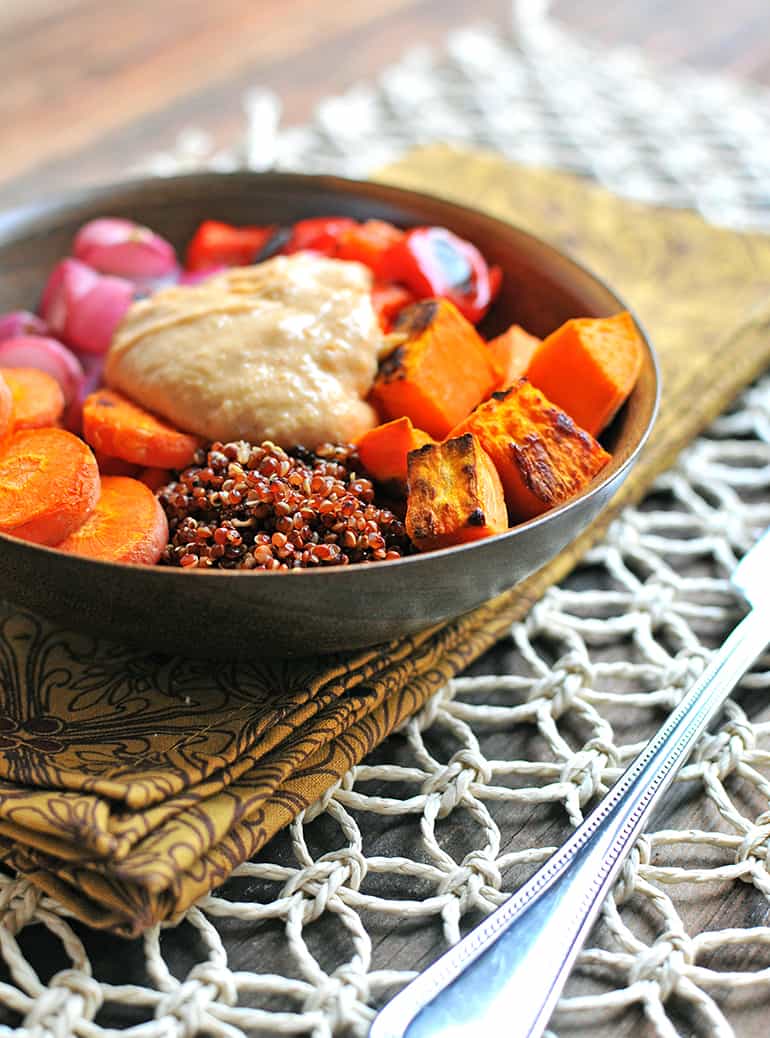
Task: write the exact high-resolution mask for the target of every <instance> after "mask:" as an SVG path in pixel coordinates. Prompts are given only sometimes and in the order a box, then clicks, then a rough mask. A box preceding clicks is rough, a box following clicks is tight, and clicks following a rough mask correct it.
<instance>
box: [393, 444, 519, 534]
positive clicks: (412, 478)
mask: <svg viewBox="0 0 770 1038" xmlns="http://www.w3.org/2000/svg"><path fill="white" fill-rule="evenodd" d="M405 525H406V532H407V533H408V534H409V536H410V538H411V539H412V541H413V542H414V544H415V546H416V547H417V548H419V549H420V550H421V551H430V550H431V549H434V548H447V547H449V546H450V545H452V544H465V543H466V542H467V541H477V540H480V539H481V538H482V537H491V536H492V535H493V534H496V533H502V532H503V531H504V530H507V529H508V513H507V511H506V508H505V498H504V495H503V487H502V484H501V482H500V477H499V476H498V474H497V470H496V469H495V466H494V464H493V463H492V460H491V458H490V457H489V455H488V454H487V453H486V452H485V451H484V450H482V448H481V445H480V444H479V441H478V440H477V439H476V437H475V436H473V435H471V434H470V433H465V435H463V436H457V437H454V438H453V439H451V440H445V441H444V442H443V443H428V444H426V445H425V446H424V447H420V448H418V449H417V450H415V451H411V452H410V454H409V498H408V500H407V506H406V522H405Z"/></svg>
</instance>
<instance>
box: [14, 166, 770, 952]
mask: <svg viewBox="0 0 770 1038" xmlns="http://www.w3.org/2000/svg"><path fill="white" fill-rule="evenodd" d="M383 179H387V180H388V181H389V182H392V183H397V184H401V185H404V186H410V187H416V188H426V189H429V190H433V189H435V185H437V184H439V185H441V192H442V193H443V194H445V195H447V196H449V197H452V198H455V199H457V200H459V201H462V200H464V199H465V200H468V199H471V200H473V201H474V202H475V203H476V204H477V205H478V204H479V200H481V203H482V205H483V207H484V208H485V209H488V210H489V211H490V212H491V213H493V214H495V215H498V216H502V217H503V218H507V219H510V220H512V221H514V222H516V223H518V224H520V225H521V226H523V227H525V228H527V229H530V230H532V231H534V232H535V233H538V234H540V235H541V236H543V237H545V238H547V239H550V240H551V241H553V242H554V243H556V244H557V245H560V246H561V247H562V248H566V249H567V250H568V251H570V252H572V253H573V254H575V255H576V256H577V257H578V258H580V259H582V260H583V261H584V262H586V263H587V264H588V265H589V266H592V267H594V268H595V269H596V270H597V271H599V272H600V273H602V274H603V275H604V276H605V277H606V278H607V280H608V281H609V282H610V283H611V284H612V285H613V286H615V287H616V288H617V289H618V291H619V292H620V293H621V294H623V295H624V296H625V298H626V299H627V301H628V302H629V304H630V305H631V306H632V307H633V308H634V309H635V310H636V312H637V314H638V315H639V317H640V318H641V320H642V322H643V323H644V324H645V325H646V327H647V329H648V330H649V332H650V334H651V336H652V339H653V341H654V342H655V343H656V345H657V347H658V349H659V351H660V355H661V360H662V367H663V377H664V398H663V406H662V410H661V415H660V419H659V422H658V425H657V428H656V431H655V433H654V434H653V437H652V438H651V441H650V443H649V447H648V449H646V451H645V452H644V454H643V456H642V458H641V460H640V461H639V462H638V464H637V466H636V467H635V469H634V471H633V472H632V474H631V476H630V477H629V479H628V481H627V483H626V484H625V486H624V488H623V489H622V490H621V492H620V493H619V494H618V496H617V497H616V498H615V499H614V500H613V502H612V503H611V505H610V507H609V509H607V510H606V511H605V513H604V514H603V515H602V516H601V517H600V518H599V520H598V521H597V522H596V523H594V524H593V526H592V527H591V528H590V530H588V531H587V532H586V533H585V534H583V535H582V536H581V537H580V538H579V539H578V541H577V542H576V543H575V544H573V545H572V546H571V547H570V548H568V549H567V550H565V552H563V553H562V554H561V555H560V556H559V557H558V558H557V559H556V560H554V562H553V563H551V564H550V565H549V566H547V567H546V568H545V569H543V570H541V571H540V572H539V573H537V574H535V575H534V576H533V577H532V578H530V579H529V580H528V581H526V582H525V583H524V584H523V585H521V586H519V587H518V588H516V589H515V590H513V591H511V592H508V593H507V594H505V595H502V596H500V597H499V598H497V599H495V600H494V601H492V602H490V603H488V604H487V605H485V606H483V607H481V608H480V609H477V610H475V611H474V612H473V613H470V614H467V615H466V616H464V617H461V618H460V619H459V620H456V621H454V622H451V623H448V624H444V625H442V626H440V627H436V628H433V629H431V630H429V631H427V632H425V633H423V634H421V635H419V636H417V637H413V638H407V639H403V640H400V641H396V642H393V643H391V644H389V645H386V646H382V647H379V648H378V649H373V650H364V651H359V652H356V653H353V654H347V655H338V656H334V657H325V658H315V659H307V660H293V661H288V662H286V661H284V662H276V661H265V662H256V663H238V664H231V665H227V664H220V663H217V664H213V663H212V664H207V663H201V662H198V661H188V660H182V659H175V658H164V657H160V656H157V655H147V654H142V653H140V652H136V651H134V650H128V649H123V648H120V647H116V646H115V645H112V644H109V643H106V642H96V641H94V640H93V639H91V638H88V637H86V636H83V635H79V634H74V633H71V632H67V631H63V630H61V629H59V628H56V627H54V626H52V625H50V624H48V623H47V622H45V621H43V620H40V619H38V618H36V617H33V616H31V615H30V614H28V613H20V612H19V611H18V610H17V609H15V608H14V607H13V606H12V605H10V604H6V605H4V606H0V860H2V861H4V862H5V863H6V864H7V865H8V866H10V867H12V868H13V869H16V870H18V871H19V872H22V873H24V874H26V875H27V876H28V877H29V878H30V879H31V880H32V882H33V883H35V884H36V885H37V886H39V887H41V888H42V889H44V890H45V891H47V892H49V893H51V894H53V895H54V896H55V897H56V898H58V899H59V900H60V901H61V902H63V903H64V904H65V905H66V906H67V907H68V908H69V909H70V910H71V911H72V912H74V913H75V915H76V916H78V917H79V918H81V919H83V920H85V921H86V922H88V923H90V924H91V925H94V926H100V927H105V928H108V929H110V930H112V931H114V932H115V933H120V934H124V935H126V936H133V935H136V934H138V933H140V932H141V931H142V930H143V929H145V928H147V927H148V926H150V925H152V924H153V923H155V922H157V921H159V920H163V919H169V918H172V917H173V916H175V915H176V914H177V913H179V912H181V911H183V910H184V909H185V908H186V907H187V906H188V905H189V904H191V902H193V901H194V900H195V899H196V898H198V897H200V896H201V895H202V894H204V893H205V892H207V891H208V890H210V889H211V888H212V887H214V886H216V885H218V884H219V883H221V882H223V881H224V880H225V879H226V878H227V876H228V874H229V873H230V872H231V870H232V869H233V868H234V867H235V866H236V865H237V864H239V863H240V862H241V861H244V860H245V859H247V858H249V857H250V856H252V855H253V854H255V853H256V852H257V851H258V850H259V849H260V847H262V846H263V845H264V844H265V842H266V841H267V840H269V839H270V837H271V836H272V835H273V834H274V833H275V832H277V831H278V830H279V829H281V828H282V827H283V826H285V825H287V824H288V823H289V822H290V821H291V819H292V818H294V817H295V816H296V815H297V814H298V813H299V812H300V811H302V810H303V809H304V808H306V807H307V806H308V805H309V804H311V803H313V801H315V800H316V799H317V798H318V797H320V796H322V795H323V793H324V792H325V791H326V790H328V789H329V788H330V787H332V786H333V785H334V784H335V783H336V782H337V781H338V780H339V779H340V778H341V777H342V775H344V773H345V771H346V770H347V769H348V768H349V767H350V766H351V765H353V764H355V763H356V762H357V761H359V760H360V759H361V758H362V757H363V756H364V755H365V754H366V753H367V752H368V751H369V750H371V749H372V748H373V747H374V746H375V745H377V743H379V742H380V741H381V740H382V739H384V738H385V737H386V736H387V735H388V734H389V733H390V732H392V731H393V730H394V729H395V728H396V727H398V725H399V724H401V723H402V722H403V721H404V720H405V719H406V718H408V717H409V716H410V715H411V714H413V713H414V712H415V711H416V710H418V709H419V708H420V707H421V706H422V705H423V704H424V703H425V702H426V700H427V699H428V698H429V697H430V696H431V695H432V694H433V693H434V692H436V691H437V690H438V689H439V688H440V687H441V686H442V685H443V684H444V683H445V682H446V681H447V679H448V678H450V677H451V676H452V675H453V674H455V673H457V672H458V671H459V670H461V669H463V668H464V667H466V666H467V665H468V664H469V663H470V662H471V661H472V660H474V659H475V658H476V657H477V656H479V655H480V654H481V653H482V652H483V651H484V650H485V649H486V648H488V647H489V646H490V645H491V644H492V643H493V642H494V641H495V640H496V639H497V638H499V637H501V636H502V635H503V634H504V633H505V631H506V630H507V628H508V626H509V625H510V623H511V622H512V621H513V620H515V619H517V618H519V617H520V616H522V615H523V614H524V613H525V612H526V610H527V608H528V607H529V605H530V604H531V603H532V602H533V601H535V600H536V598H537V597H538V596H539V595H540V594H542V592H543V591H544V589H545V588H546V587H547V586H548V585H549V584H551V583H553V582H554V581H555V580H558V579H560V578H561V577H562V576H563V575H564V574H565V573H566V572H567V571H568V570H569V569H570V568H571V567H572V566H573V565H574V563H575V562H576V561H577V559H578V558H579V557H580V555H581V554H582V553H583V552H585V550H586V549H587V548H588V547H589V545H590V544H591V543H593V542H594V541H595V540H596V539H597V538H598V537H599V536H600V534H601V532H602V530H603V529H604V528H605V527H606V525H607V523H608V522H609V521H610V520H611V518H612V517H613V515H615V514H616V513H617V510H618V509H619V508H620V507H622V505H623V504H624V503H627V502H629V501H632V500H637V499H638V498H639V497H641V496H642V494H643V492H644V491H645V489H646V488H647V487H648V486H649V485H650V482H651V481H652V479H653V478H654V476H655V475H656V474H657V473H658V472H659V471H661V470H662V469H663V468H665V467H666V465H667V464H669V463H670V461H671V460H672V458H673V457H674V456H675V455H676V453H677V451H678V450H679V449H680V448H681V447H682V446H683V445H684V444H685V443H686V442H687V441H688V440H689V439H691V438H692V437H693V436H694V435H695V434H696V433H697V432H698V431H699V430H700V429H702V428H703V426H704V425H706V424H707V423H708V421H709V420H710V419H711V418H712V417H714V415H716V414H717V413H718V412H719V411H720V410H721V409H722V408H723V407H724V406H725V405H726V404H727V403H728V401H729V400H730V399H731V398H732V397H733V396H734V395H735V393H736V392H737V391H738V390H739V389H740V388H741V387H742V386H743V385H745V384H746V383H747V382H749V381H750V380H751V379H752V378H753V377H754V376H755V375H757V374H758V373H759V372H760V371H761V370H762V369H763V368H764V367H765V366H766V364H767V362H768V360H770V305H767V300H768V299H770V239H767V238H764V237H762V236H759V235H741V234H738V233H735V232H731V231H724V230H717V229H714V228H713V227H710V226H708V225H706V224H705V223H704V222H702V221H701V220H700V219H698V218H697V217H695V216H693V215H692V214H689V213H684V212H672V211H667V210H660V209H650V208H647V207H645V206H641V205H638V204H634V203H630V202H625V201H621V200H619V199H617V198H615V197H613V196H611V195H608V194H607V193H605V192H603V191H602V190H600V189H597V188H595V187H593V186H591V185H589V184H587V183H585V182H582V181H579V180H577V179H575V178H572V177H569V176H566V175H564V174H558V173H552V172H545V171H542V170H533V169H524V168H521V167H517V166H514V165H512V164H510V163H508V162H506V161H504V160H502V159H500V158H497V157H495V156H492V155H481V154H475V153H460V152H453V151H450V150H448V149H443V148H434V149H430V150H427V151H423V152H419V153H415V154H413V155H411V156H410V157H408V158H407V159H406V160H404V161H403V162H402V163H399V164H398V165H397V166H394V167H391V168H390V169H389V170H387V171H386V172H385V173H384V174H383ZM191 579H194V578H191Z"/></svg>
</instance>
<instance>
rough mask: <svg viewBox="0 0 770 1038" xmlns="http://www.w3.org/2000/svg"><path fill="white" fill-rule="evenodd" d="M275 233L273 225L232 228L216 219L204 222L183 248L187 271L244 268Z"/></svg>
mask: <svg viewBox="0 0 770 1038" xmlns="http://www.w3.org/2000/svg"><path fill="white" fill-rule="evenodd" d="M277 230H278V228H277V227H275V226H270V227H233V226H232V224H229V223H222V222H221V221H220V220H204V221H203V223H202V224H201V225H200V227H199V228H198V230H197V231H196V232H195V234H194V235H193V238H192V241H191V242H190V244H189V245H188V246H187V255H186V260H185V262H186V267H187V270H208V269H209V268H210V267H220V266H226V267H241V266H248V265H249V264H250V263H253V262H254V258H255V256H256V255H257V253H258V252H259V251H260V250H261V249H262V248H264V246H265V244H266V243H267V242H268V241H269V240H270V238H272V236H273V235H274V234H275V232H276V231H277Z"/></svg>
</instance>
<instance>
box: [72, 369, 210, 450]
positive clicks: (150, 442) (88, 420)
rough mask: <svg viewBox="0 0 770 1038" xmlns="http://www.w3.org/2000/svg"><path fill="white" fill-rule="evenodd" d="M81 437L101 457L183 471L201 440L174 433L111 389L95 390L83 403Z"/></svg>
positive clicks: (151, 415)
mask: <svg viewBox="0 0 770 1038" xmlns="http://www.w3.org/2000/svg"><path fill="white" fill-rule="evenodd" d="M83 435H84V436H85V438H86V440H87V441H88V442H89V443H90V444H91V446H92V447H93V448H94V449H95V450H98V451H101V452H102V453H103V454H109V455H112V457H115V458H122V459H123V460H124V461H131V462H133V463H134V464H135V465H142V466H144V465H157V466H159V467H160V468H173V469H182V468H185V467H186V466H187V465H189V464H190V462H191V461H192V459H193V455H194V454H195V452H196V450H197V449H198V447H200V446H201V444H202V442H203V441H202V440H201V439H200V437H198V436H192V435H191V434H190V433H184V432H181V431H180V430H179V429H175V428H174V426H173V425H170V424H169V423H168V422H167V421H165V420H164V419H163V418H157V417H156V416H155V415H154V414H151V413H150V412H149V411H145V409H144V408H143V407H140V406H139V405H138V404H135V403H134V402H133V401H132V400H129V399H128V397H125V396H122V395H121V394H120V393H116V392H115V390H114V389H99V390H97V392H96V393H92V394H91V395H90V396H88V397H86V399H85V402H84V403H83Z"/></svg>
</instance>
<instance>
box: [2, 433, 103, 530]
mask: <svg viewBox="0 0 770 1038" xmlns="http://www.w3.org/2000/svg"><path fill="white" fill-rule="evenodd" d="M98 497H99V469H98V468H97V466H96V459H95V458H94V456H93V454H92V453H91V449H90V448H89V447H88V445H87V444H85V443H83V441H82V440H80V439H78V437H77V436H73V434H72V433H70V432H67V431H66V430H65V429H18V430H16V431H15V432H13V433H11V435H10V436H9V437H8V438H7V440H6V441H5V442H4V443H3V445H2V448H0V533H10V534H13V536H14V537H20V538H21V539H22V540H25V541H34V542H35V543H36V544H47V545H56V544H59V543H60V542H61V541H63V540H64V538H65V537H67V536H68V535H69V534H70V533H72V531H73V530H76V529H77V528H78V526H81V525H82V524H83V523H84V522H85V521H86V519H87V518H88V516H89V515H90V514H91V512H92V511H93V509H94V506H95V504H96V500H97V498H98Z"/></svg>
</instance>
